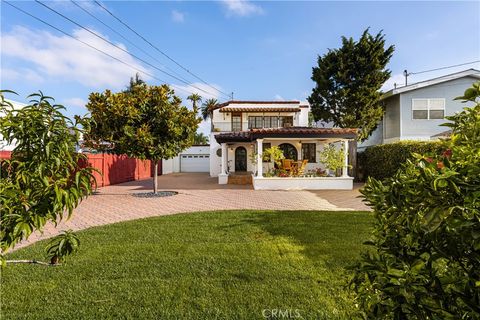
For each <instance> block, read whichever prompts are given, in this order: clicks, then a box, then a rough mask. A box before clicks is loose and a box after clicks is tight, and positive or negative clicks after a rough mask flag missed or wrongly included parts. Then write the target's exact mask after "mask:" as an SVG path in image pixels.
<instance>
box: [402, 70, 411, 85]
mask: <svg viewBox="0 0 480 320" xmlns="http://www.w3.org/2000/svg"><path fill="white" fill-rule="evenodd" d="M403 75H404V76H405V86H407V84H408V76H409V75H410V74H409V73H408V71H407V69H405V70H403Z"/></svg>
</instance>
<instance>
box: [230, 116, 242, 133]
mask: <svg viewBox="0 0 480 320" xmlns="http://www.w3.org/2000/svg"><path fill="white" fill-rule="evenodd" d="M232 131H242V114H241V113H233V114H232Z"/></svg>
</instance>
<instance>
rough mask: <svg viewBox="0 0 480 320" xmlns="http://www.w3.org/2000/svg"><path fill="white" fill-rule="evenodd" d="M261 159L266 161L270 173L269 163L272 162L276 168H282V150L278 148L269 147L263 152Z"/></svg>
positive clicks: (283, 157)
mask: <svg viewBox="0 0 480 320" xmlns="http://www.w3.org/2000/svg"><path fill="white" fill-rule="evenodd" d="M262 159H263V160H265V161H268V163H269V164H268V170H269V171H270V161H273V162H274V163H275V164H276V165H277V166H278V167H281V166H282V160H283V159H285V156H284V155H283V151H282V149H280V148H279V147H278V146H271V147H270V148H267V149H265V150H263V154H262Z"/></svg>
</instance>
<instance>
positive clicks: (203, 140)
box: [193, 132, 208, 145]
mask: <svg viewBox="0 0 480 320" xmlns="http://www.w3.org/2000/svg"><path fill="white" fill-rule="evenodd" d="M193 144H197V145H207V144H208V137H207V136H206V135H204V134H203V133H202V132H200V133H195V138H194V141H193Z"/></svg>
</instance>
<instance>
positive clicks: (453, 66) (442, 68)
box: [408, 60, 480, 75]
mask: <svg viewBox="0 0 480 320" xmlns="http://www.w3.org/2000/svg"><path fill="white" fill-rule="evenodd" d="M477 62H480V60H475V61H471V62H465V63H460V64H456V65H452V66H447V67H440V68H436V69H430V70H424V71H418V72H410V73H408V75H413V74H421V73H427V72H432V71H438V70H445V69H450V68H455V67H461V66H466V65H468V64H474V63H477Z"/></svg>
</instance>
